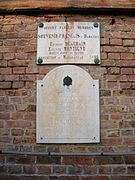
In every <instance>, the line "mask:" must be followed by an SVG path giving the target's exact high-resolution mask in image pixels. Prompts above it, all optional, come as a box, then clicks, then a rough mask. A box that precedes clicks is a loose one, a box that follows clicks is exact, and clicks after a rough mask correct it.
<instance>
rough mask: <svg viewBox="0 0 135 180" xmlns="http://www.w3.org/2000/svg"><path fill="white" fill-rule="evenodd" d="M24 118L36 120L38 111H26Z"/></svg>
mask: <svg viewBox="0 0 135 180" xmlns="http://www.w3.org/2000/svg"><path fill="white" fill-rule="evenodd" d="M24 119H25V120H35V119H36V113H35V112H25V115H24Z"/></svg>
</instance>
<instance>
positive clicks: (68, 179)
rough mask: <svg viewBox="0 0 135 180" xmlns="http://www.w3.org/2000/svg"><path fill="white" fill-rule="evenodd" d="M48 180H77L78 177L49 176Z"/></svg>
mask: <svg viewBox="0 0 135 180" xmlns="http://www.w3.org/2000/svg"><path fill="white" fill-rule="evenodd" d="M49 180H79V177H78V176H49Z"/></svg>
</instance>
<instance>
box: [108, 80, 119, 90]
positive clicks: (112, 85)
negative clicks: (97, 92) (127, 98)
mask: <svg viewBox="0 0 135 180" xmlns="http://www.w3.org/2000/svg"><path fill="white" fill-rule="evenodd" d="M107 87H108V88H109V89H118V82H111V81H108V82H107Z"/></svg>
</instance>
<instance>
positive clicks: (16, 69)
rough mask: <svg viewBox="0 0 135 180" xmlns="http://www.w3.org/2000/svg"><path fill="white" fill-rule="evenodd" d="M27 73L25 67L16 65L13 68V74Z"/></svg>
mask: <svg viewBox="0 0 135 180" xmlns="http://www.w3.org/2000/svg"><path fill="white" fill-rule="evenodd" d="M24 73H25V67H14V68H13V74H24Z"/></svg>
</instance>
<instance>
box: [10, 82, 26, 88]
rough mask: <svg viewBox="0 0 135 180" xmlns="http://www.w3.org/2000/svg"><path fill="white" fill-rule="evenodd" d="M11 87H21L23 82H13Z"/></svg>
mask: <svg viewBox="0 0 135 180" xmlns="http://www.w3.org/2000/svg"><path fill="white" fill-rule="evenodd" d="M12 87H13V88H15V89H18V88H23V87H24V82H13V84H12Z"/></svg>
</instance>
